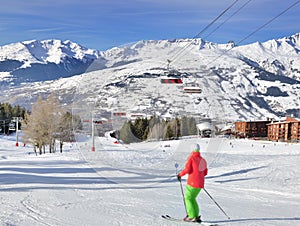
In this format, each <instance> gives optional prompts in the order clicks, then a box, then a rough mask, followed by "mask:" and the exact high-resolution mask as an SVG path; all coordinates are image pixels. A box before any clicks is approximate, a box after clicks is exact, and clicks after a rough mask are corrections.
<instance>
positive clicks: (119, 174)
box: [0, 136, 300, 226]
mask: <svg viewBox="0 0 300 226" xmlns="http://www.w3.org/2000/svg"><path fill="white" fill-rule="evenodd" d="M196 142H197V143H199V144H200V146H201V154H202V156H203V157H204V158H206V160H207V162H208V165H209V173H208V176H207V177H206V189H207V191H208V192H209V193H210V194H211V195H212V197H213V198H214V199H215V201H216V202H217V203H218V204H219V205H220V206H221V207H222V208H223V210H224V211H225V212H226V214H227V215H229V216H230V219H228V218H227V217H226V216H225V215H224V214H223V213H222V212H221V210H220V209H219V208H218V207H217V206H216V204H215V203H214V202H213V201H212V200H211V199H210V198H209V197H208V195H207V194H206V193H205V192H204V191H201V192H200V195H199V196H198V199H197V200H198V202H199V204H200V212H201V215H202V219H203V220H204V221H206V222H210V223H216V224H218V225H299V224H300V192H299V191H300V167H299V158H300V144H292V143H280V142H278V143H274V142H269V141H257V140H247V139H241V140H236V139H229V138H224V137H220V138H199V137H189V138H185V139H181V140H174V141H160V142H143V143H135V144H130V145H124V144H121V143H118V142H115V140H113V139H112V138H109V137H97V138H96V141H95V147H96V151H95V152H92V151H91V145H92V141H91V139H90V138H89V137H84V136H77V141H76V142H74V143H69V144H66V145H65V147H64V151H63V153H59V151H57V152H56V153H54V154H49V153H46V154H43V155H37V156H36V155H35V154H34V152H33V147H32V146H30V145H26V146H24V145H23V143H22V142H21V141H20V142H18V144H19V146H18V147H17V146H16V141H15V137H14V136H1V137H0V159H1V160H0V165H1V167H0V178H1V187H0V190H1V198H0V200H1V207H0V208H1V211H0V224H1V225H22V226H26V225H30V226H32V225H68V226H73V225H74V226H77V225H78V226H79V225H80V226H82V225H110V226H112V225H178V224H182V225H190V223H174V222H171V221H167V220H164V219H162V218H161V215H162V214H169V215H171V216H174V217H179V218H181V217H184V216H185V210H184V205H183V199H182V195H181V189H180V183H179V182H178V181H177V179H176V177H175V175H176V168H175V163H178V164H179V168H178V171H179V170H180V169H182V168H183V167H184V163H185V161H186V159H187V157H188V155H189V153H190V152H191V150H192V147H193V145H194V144H195V143H196ZM185 179H186V178H184V180H183V185H184V186H185V183H186V181H185Z"/></svg>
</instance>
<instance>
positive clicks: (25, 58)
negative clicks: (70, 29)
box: [0, 40, 104, 86]
mask: <svg viewBox="0 0 300 226" xmlns="http://www.w3.org/2000/svg"><path fill="white" fill-rule="evenodd" d="M97 60H99V61H100V60H101V56H100V52H99V51H97V50H92V49H87V48H85V47H82V46H80V45H78V44H76V43H74V42H71V41H69V40H67V41H61V40H45V41H36V40H33V41H24V42H19V43H15V44H10V45H6V46H3V47H0V78H1V83H2V85H5V86H6V85H8V84H11V85H19V84H20V83H22V82H36V81H47V80H55V79H57V78H60V77H70V76H73V75H75V74H81V73H84V72H86V71H87V69H88V67H89V66H90V65H91V64H92V63H93V62H95V61H97ZM103 65H104V63H103ZM103 65H101V66H100V65H98V66H99V68H97V69H101V68H103Z"/></svg>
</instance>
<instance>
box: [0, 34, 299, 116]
mask: <svg viewBox="0 0 300 226" xmlns="http://www.w3.org/2000/svg"><path fill="white" fill-rule="evenodd" d="M299 37H300V33H296V34H295V35H292V36H290V37H285V38H281V39H277V40H269V41H266V42H263V43H258V42H257V43H252V44H248V45H244V46H235V44H234V43H233V42H232V41H230V42H228V43H226V44H217V43H211V42H207V41H205V40H203V39H174V40H142V41H139V42H136V43H133V44H130V45H126V46H123V47H114V48H112V49H109V50H106V51H98V50H91V49H87V48H84V47H82V46H80V45H78V44H76V43H73V42H71V41H68V40H67V41H61V40H52V41H51V40H46V41H25V42H23V43H22V44H19V43H18V44H16V46H17V47H18V48H16V50H17V52H16V53H14V52H12V51H11V48H8V47H7V46H4V47H0V50H1V51H0V84H2V85H1V86H0V89H1V90H2V93H4V94H5V98H2V99H0V101H3V100H4V99H7V100H9V101H10V102H12V103H17V104H21V105H28V106H30V103H32V101H34V100H35V99H36V98H37V95H47V94H49V93H50V92H56V93H57V94H58V95H59V96H60V99H61V100H62V102H64V103H65V104H66V105H68V106H69V107H70V106H73V107H74V106H75V107H77V106H78V105H79V106H83V105H87V102H88V101H89V102H93V103H94V105H95V106H97V107H101V108H102V110H103V111H116V110H126V111H128V112H134V111H142V112H143V113H145V114H146V113H147V114H154V113H155V114H161V115H163V114H166V113H169V112H173V116H175V115H176V114H177V115H178V114H184V113H186V114H198V115H200V116H201V117H207V116H209V115H210V116H209V117H211V115H212V114H215V115H214V117H218V118H222V117H223V118H225V116H226V118H228V119H247V120H248V119H257V118H260V119H261V118H264V117H269V116H270V117H279V116H283V115H285V114H298V112H299V111H300V103H299V102H300V101H299V100H300V92H299V91H300V61H299V59H300V56H299V49H300V38H299ZM21 45H23V46H24V45H27V47H26V46H25V47H24V48H25V49H24V48H23V49H22V48H21ZM187 46H188V47H187ZM10 47H11V46H10ZM46 47H47V48H46ZM31 48H32V49H31ZM5 49H8V50H9V51H8V53H9V54H11V56H12V57H11V59H8V58H9V57H6V61H3V59H5V57H3V56H4V53H3V51H2V50H5ZM30 50H31V51H30ZM182 50H185V51H183V53H182V54H181V55H180V54H179V55H178V53H180V51H182ZM22 51H24V52H22ZM18 52H19V53H21V55H20V56H17V53H18ZM33 52H34V54H32V53H33ZM23 53H24V54H23ZM29 53H30V54H29ZM47 54H48V55H47ZM33 56H34V57H33ZM178 56H179V57H178ZM22 57H23V58H22ZM172 58H173V59H175V60H173V61H171V64H168V60H169V59H172ZM31 60H32V62H31ZM3 65H5V67H6V70H3V68H4V66H3ZM24 65H25V66H24ZM168 66H169V69H168ZM171 69H172V70H173V69H174V70H175V71H177V72H178V73H179V75H180V77H181V78H182V80H183V82H184V83H183V84H182V85H169V86H167V85H165V84H161V83H160V78H161V77H162V76H165V75H167V74H168V73H169V74H170V72H171V71H172V70H171ZM41 72H42V73H44V77H43V78H41V77H39V76H40V75H41ZM26 75H27V77H26ZM190 84H191V85H193V86H198V87H200V88H201V89H202V93H201V94H190V95H188V94H186V93H184V92H183V88H184V86H186V85H190ZM41 87H44V89H41ZM24 93H25V95H26V96H27V97H26V101H24ZM29 96H30V97H29ZM86 100H88V101H86ZM25 102H26V103H25ZM27 102H28V103H27ZM137 106H139V108H140V109H138V107H137ZM151 108H152V109H153V108H154V109H156V110H155V111H154V110H152V111H151ZM85 110H86V108H85ZM218 111H219V112H220V111H221V112H222V111H223V113H224V114H225V116H224V115H223V116H221V115H216V114H217V112H218Z"/></svg>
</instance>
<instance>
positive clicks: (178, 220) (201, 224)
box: [161, 215, 218, 226]
mask: <svg viewBox="0 0 300 226" xmlns="http://www.w3.org/2000/svg"><path fill="white" fill-rule="evenodd" d="M161 217H162V218H163V219H165V220H169V221H174V222H181V223H194V224H196V225H199V226H217V225H218V224H213V223H208V222H201V223H199V222H193V221H184V220H183V219H180V218H175V217H171V216H169V215H161Z"/></svg>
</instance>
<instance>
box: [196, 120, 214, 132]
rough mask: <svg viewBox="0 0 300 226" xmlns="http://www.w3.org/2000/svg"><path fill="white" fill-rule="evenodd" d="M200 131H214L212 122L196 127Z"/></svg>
mask: <svg viewBox="0 0 300 226" xmlns="http://www.w3.org/2000/svg"><path fill="white" fill-rule="evenodd" d="M196 126H197V128H198V130H200V131H203V130H214V127H213V125H212V124H211V123H210V122H202V123H199V124H197V125H196Z"/></svg>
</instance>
